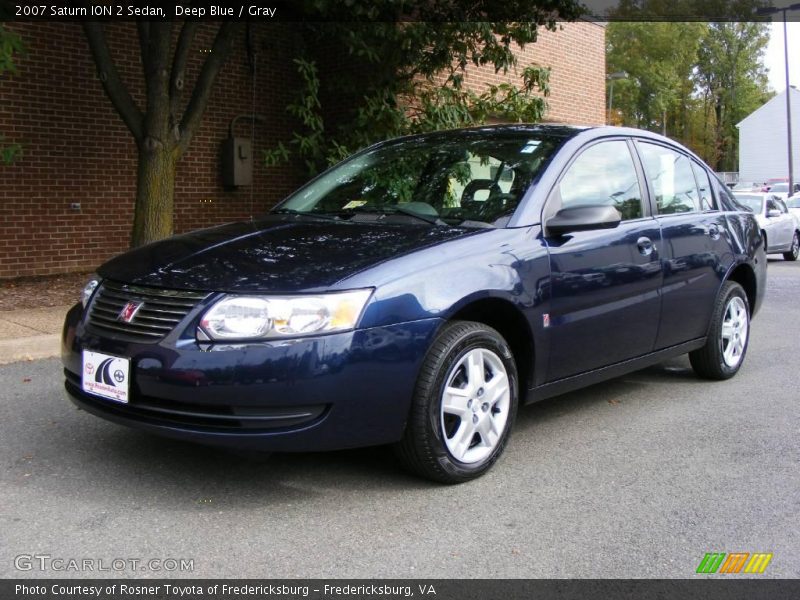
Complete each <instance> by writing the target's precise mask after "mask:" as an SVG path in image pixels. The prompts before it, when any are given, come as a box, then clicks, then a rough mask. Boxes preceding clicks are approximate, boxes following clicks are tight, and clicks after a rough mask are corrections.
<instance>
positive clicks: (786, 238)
mask: <svg viewBox="0 0 800 600" xmlns="http://www.w3.org/2000/svg"><path fill="white" fill-rule="evenodd" d="M774 202H775V206H776V207H777V210H779V211H780V212H781V216H780V217H777V218H776V221H777V223H778V228H779V229H780V240H781V247H782V248H788V247H789V246H790V245H791V243H792V238H793V237H794V217H793V216H792V215H791V213H790V212H789V209H788V208H787V207H786V203H785V202H784V201H783V199H781V198H775V199H774Z"/></svg>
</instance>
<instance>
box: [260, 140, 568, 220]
mask: <svg viewBox="0 0 800 600" xmlns="http://www.w3.org/2000/svg"><path fill="white" fill-rule="evenodd" d="M564 139H565V137H564V136H561V135H553V134H551V133H546V132H537V131H515V132H511V133H507V132H503V133H498V132H481V131H477V130H473V131H471V132H460V133H459V134H456V133H454V134H452V135H446V134H445V135H434V136H430V137H410V138H403V139H400V140H397V141H394V142H390V143H388V144H386V145H382V146H378V147H376V148H373V149H371V150H367V151H365V152H362V153H360V154H357V155H355V156H353V157H352V158H350V159H348V160H346V161H344V162H342V163H340V164H339V165H337V166H336V167H334V168H332V169H331V170H329V171H327V172H326V173H324V174H323V175H321V176H320V177H318V178H317V179H315V180H314V181H312V182H311V183H310V184H308V185H306V186H305V187H303V188H301V189H300V190H298V191H297V192H296V193H295V194H293V195H292V196H290V197H289V198H288V199H287V200H286V201H285V202H283V203H281V204H280V205H279V206H278V207H276V208H275V210H274V212H279V213H280V212H287V213H294V214H300V215H309V216H320V217H325V216H333V217H334V218H337V219H354V220H356V219H357V220H370V219H371V220H376V219H381V220H383V219H384V218H385V215H393V216H396V217H398V219H399V220H403V219H405V220H411V221H422V222H424V221H427V222H429V223H437V224H442V223H444V224H449V225H465V226H469V225H470V224H473V225H475V226H482V225H483V226H485V224H491V225H500V224H501V222H502V220H503V218H504V217H506V219H505V220H506V221H507V217H509V216H510V215H511V214H512V213H513V212H514V210H515V209H516V208H517V206H518V205H519V203H520V201H521V200H522V196H523V194H524V193H525V191H526V190H527V189H528V187H529V186H530V184H531V183H532V182H533V181H534V180H535V179H536V177H537V175H538V174H539V173H540V172H541V171H542V169H543V167H544V166H545V165H546V164H547V162H548V161H549V160H550V158H551V157H552V156H553V155H554V153H555V151H556V150H557V149H558V147H559V146H560V145H561V144H562V142H563V141H564Z"/></svg>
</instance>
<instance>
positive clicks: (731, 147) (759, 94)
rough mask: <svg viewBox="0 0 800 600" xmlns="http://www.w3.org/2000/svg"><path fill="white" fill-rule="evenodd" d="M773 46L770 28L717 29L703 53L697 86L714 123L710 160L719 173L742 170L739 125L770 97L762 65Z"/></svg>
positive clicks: (710, 31) (727, 25)
mask: <svg viewBox="0 0 800 600" xmlns="http://www.w3.org/2000/svg"><path fill="white" fill-rule="evenodd" d="M768 42H769V33H768V26H767V25H766V24H764V23H754V22H744V23H711V24H710V25H709V28H708V33H707V34H706V36H705V37H704V38H703V43H702V44H701V46H700V48H699V50H698V60H697V77H696V80H697V83H698V86H699V88H700V90H701V94H702V97H703V99H704V101H705V103H706V105H707V106H710V107H711V110H712V111H713V123H714V129H713V136H712V140H713V151H712V153H711V155H710V156H708V157H706V158H707V159H708V160H709V163H710V164H711V165H712V166H713V167H714V168H716V169H717V170H719V171H735V170H737V169H738V139H739V135H738V131H737V129H736V124H737V123H738V122H739V121H741V120H742V119H744V118H745V117H746V116H747V115H749V114H750V113H751V112H753V111H754V110H755V109H757V108H758V107H759V106H761V105H762V104H764V102H766V101H767V100H768V99H769V97H770V94H769V91H768V80H767V71H766V68H765V67H764V65H763V63H762V57H763V52H764V49H765V48H766V46H767V43H768Z"/></svg>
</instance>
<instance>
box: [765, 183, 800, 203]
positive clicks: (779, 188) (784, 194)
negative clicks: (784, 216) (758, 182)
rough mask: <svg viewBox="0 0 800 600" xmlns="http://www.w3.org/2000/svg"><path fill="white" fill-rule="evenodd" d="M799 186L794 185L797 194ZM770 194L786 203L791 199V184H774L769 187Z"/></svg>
mask: <svg viewBox="0 0 800 600" xmlns="http://www.w3.org/2000/svg"><path fill="white" fill-rule="evenodd" d="M797 186H798V184H795V185H794V188H795V192H797ZM768 192H769V193H770V195H772V196H777V197H778V198H780V199H781V200H783V201H784V202H785V201H786V200H787V198H789V184H788V183H773V184H772V185H770V186H769V190H768Z"/></svg>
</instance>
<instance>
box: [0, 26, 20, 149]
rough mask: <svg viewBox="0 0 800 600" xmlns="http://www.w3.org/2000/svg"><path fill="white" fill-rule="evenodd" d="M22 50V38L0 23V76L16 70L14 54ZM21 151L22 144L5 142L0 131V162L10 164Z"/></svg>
mask: <svg viewBox="0 0 800 600" xmlns="http://www.w3.org/2000/svg"><path fill="white" fill-rule="evenodd" d="M22 51H23V44H22V38H20V36H19V35H18V34H17V33H15V32H13V31H9V30H8V29H6V28H5V27H3V25H2V23H0V77H2V76H3V75H4V74H5V73H9V74H14V73H16V72H17V68H16V65H15V64H14V55H15V54H19V53H21V52H22ZM21 152H22V146H21V145H20V144H16V143H6V142H5V138H4V136H3V134H2V133H0V163H3V164H7V165H8V164H11V163H12V162H13V161H14V159H15V158H17V157H18V156H19V155H20V153H21Z"/></svg>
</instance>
